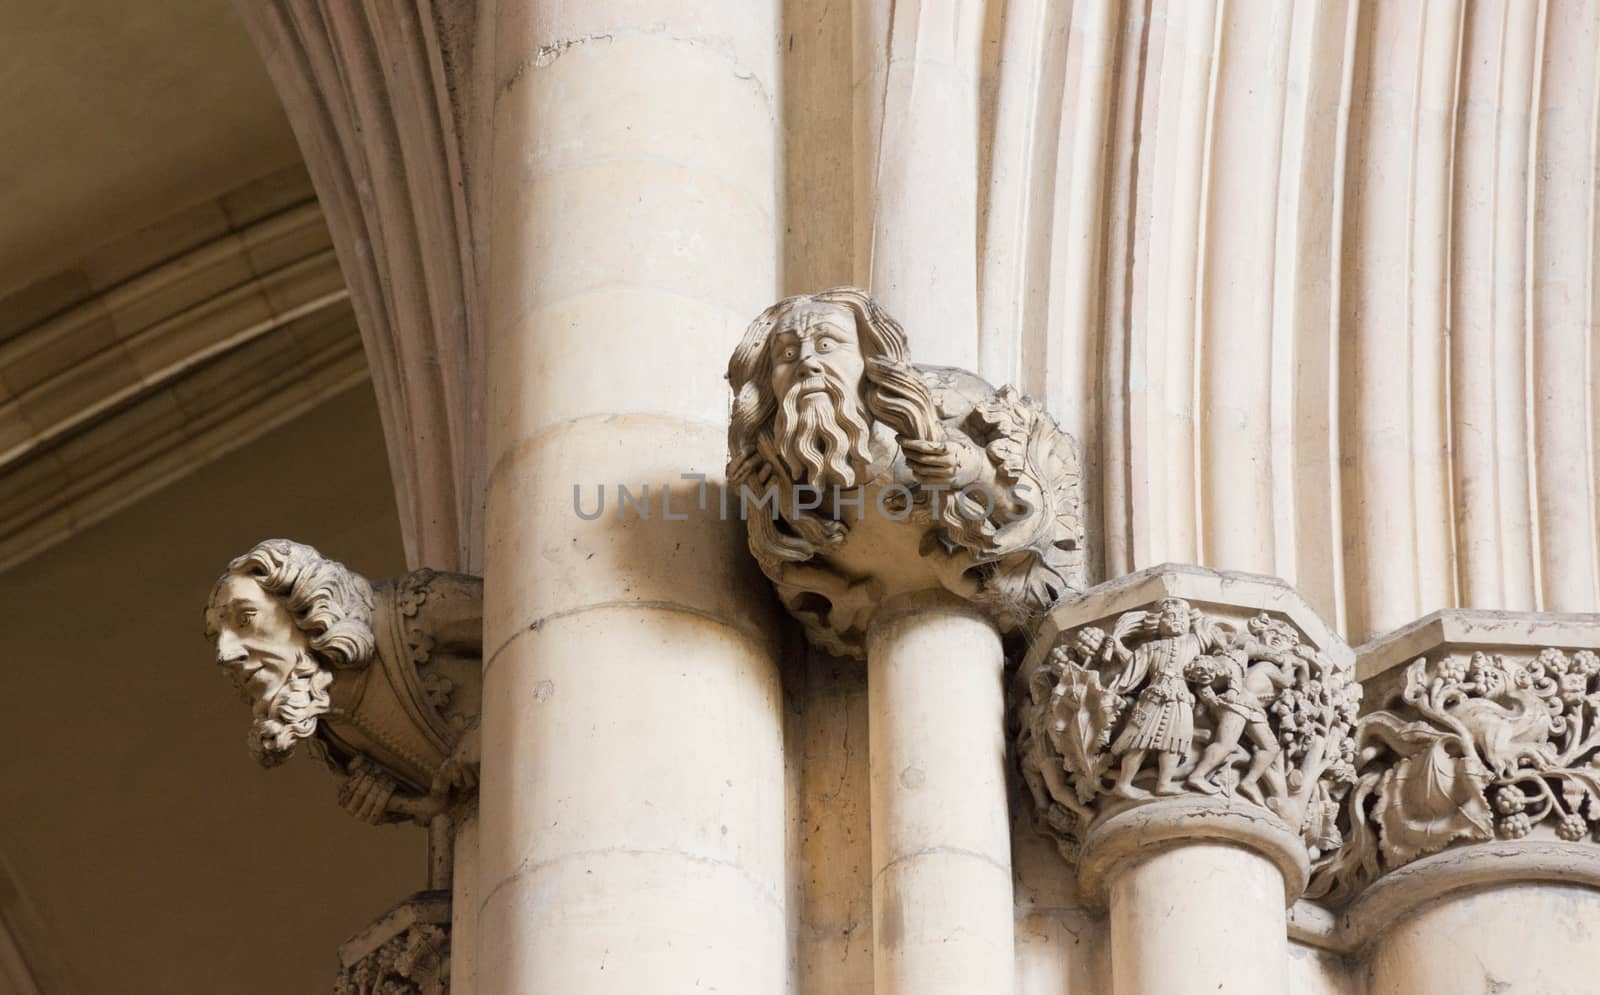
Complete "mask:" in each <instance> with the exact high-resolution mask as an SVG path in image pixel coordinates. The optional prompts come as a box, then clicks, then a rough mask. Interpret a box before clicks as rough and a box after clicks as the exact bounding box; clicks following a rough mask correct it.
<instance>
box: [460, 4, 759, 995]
mask: <svg viewBox="0 0 1600 995" xmlns="http://www.w3.org/2000/svg"><path fill="white" fill-rule="evenodd" d="M495 17H496V18H497V21H496V24H495V30H494V36H495V44H496V53H495V57H494V58H495V72H494V80H493V86H494V94H493V99H494V101H495V106H494V111H493V122H494V123H493V134H494V145H495V149H494V159H493V165H492V171H493V182H492V187H493V198H494V199H493V204H492V205H491V208H490V210H489V212H488V213H489V215H490V217H491V218H492V234H491V239H490V242H491V259H492V268H491V273H490V276H489V282H488V290H487V301H486V313H487V319H488V326H487V330H488V340H487V341H488V345H487V352H488V382H489V408H488V415H487V435H488V464H489V466H490V472H489V481H488V485H487V510H486V519H485V522H486V527H485V573H486V577H485V580H486V585H487V591H488V599H489V600H488V604H487V605H486V617H485V635H484V640H485V650H486V654H487V659H486V667H485V703H486V708H485V714H484V723H483V737H484V756H485V758H486V759H487V763H486V764H485V765H484V772H483V782H482V786H481V792H480V806H479V887H480V892H479V895H480V912H479V922H478V950H479V957H478V990H479V992H481V993H483V995H511V993H518V995H520V993H527V992H549V993H555V992H560V993H570V995H602V993H618V995H621V993H627V995H634V993H638V992H645V991H648V992H658V993H690V992H707V991H722V992H748V993H752V995H755V993H765V992H780V991H782V990H783V988H784V984H785V980H784V979H785V968H786V948H785V942H786V921H785V911H784V908H785V902H784V893H785V875H784V852H783V847H784V831H783V825H784V822H783V820H784V787H783V785H784V776H783V773H784V772H783V756H782V737H781V733H782V712H781V707H780V694H779V687H778V679H777V668H776V664H775V646H774V644H773V641H772V638H771V629H770V627H769V625H768V622H767V620H766V619H764V618H763V617H762V613H761V612H760V610H759V609H755V610H753V609H752V604H751V601H750V598H749V595H748V592H749V590H750V589H751V586H752V579H751V578H750V577H747V576H745V574H747V573H749V572H750V571H749V567H748V566H747V563H746V561H745V559H744V557H743V556H742V553H741V551H740V549H739V539H738V525H737V523H736V522H733V523H730V522H728V521H725V520H723V519H722V517H721V516H720V515H719V512H718V508H717V500H716V496H715V490H714V489H713V488H710V487H707V486H704V485H703V484H700V485H697V484H696V483H695V482H694V481H692V480H691V481H685V480H684V479H683V475H685V474H703V475H707V476H710V477H716V476H718V471H719V469H720V468H721V466H722V464H723V460H724V452H725V450H724V431H725V428H724V425H725V418H726V412H727V393H726V386H725V385H724V384H723V383H722V380H721V377H720V365H721V359H722V358H723V357H725V356H726V353H727V350H728V348H729V347H730V346H731V345H732V344H733V343H734V342H735V341H737V338H738V334H739V329H740V327H741V326H742V324H743V316H744V315H747V314H748V313H750V312H751V311H752V310H755V309H756V308H758V307H759V306H760V305H761V304H762V303H764V302H765V301H767V300H770V299H771V296H772V295H773V293H774V292H775V286H776V280H775V269H776V246H777V231H776V228H775V225H774V217H775V198H776V177H777V171H776V166H775V149H776V143H777V132H776V123H775V112H774V106H773V99H772V97H773V93H774V90H775V70H774V66H775V63H776V55H777V39H778V27H777V19H776V4H775V3H774V2H772V0H712V2H709V3H708V2H705V0H694V2H689V0H667V2H663V3H652V4H649V5H647V7H641V6H640V5H638V4H633V3H625V2H617V0H598V2H590V3H561V2H556V0H532V2H526V3H505V4H500V5H499V6H498V8H497V9H496V12H495ZM622 487H626V488H627V489H628V494H629V498H630V499H631V503H630V502H629V501H624V500H623V499H622V491H621V488H622ZM602 491H603V493H602ZM597 502H604V503H603V505H600V507H601V508H602V509H603V510H601V512H600V513H599V514H598V515H596V514H594V512H595V510H596V506H597Z"/></svg>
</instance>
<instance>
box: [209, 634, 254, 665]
mask: <svg viewBox="0 0 1600 995" xmlns="http://www.w3.org/2000/svg"><path fill="white" fill-rule="evenodd" d="M248 657H249V654H248V653H246V652H245V651H244V647H243V646H241V645H239V641H238V640H236V639H230V638H228V637H227V636H218V637H217V665H218V666H220V667H224V668H227V669H229V670H232V669H233V667H234V666H236V665H237V664H240V663H243V662H244V661H245V660H246V659H247V658H248Z"/></svg>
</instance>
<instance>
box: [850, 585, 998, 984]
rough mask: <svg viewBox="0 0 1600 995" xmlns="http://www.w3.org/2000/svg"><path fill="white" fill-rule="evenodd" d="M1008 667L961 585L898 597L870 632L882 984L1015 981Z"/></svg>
mask: <svg viewBox="0 0 1600 995" xmlns="http://www.w3.org/2000/svg"><path fill="white" fill-rule="evenodd" d="M1004 667H1005V658H1004V656H1003V655H1002V652H1001V646H1000V635H999V633H998V632H997V631H996V630H995V627H994V624H993V623H992V622H990V621H989V620H988V619H986V618H984V617H983V616H982V614H981V613H980V612H979V611H978V610H977V609H976V608H975V607H973V606H971V605H968V604H966V603H964V602H961V601H959V600H957V599H956V598H954V597H953V596H950V595H937V596H930V597H929V598H927V599H925V600H918V599H915V598H913V599H904V600H900V599H896V600H892V601H890V602H889V603H887V604H885V605H884V606H883V607H882V608H880V609H879V612H878V615H877V617H876V619H875V620H874V622H873V624H872V628H871V629H870V630H869V632H868V635H867V668H868V670H867V697H868V708H869V712H870V719H869V723H870V725H869V729H870V735H869V741H870V745H869V748H868V751H869V755H870V761H869V763H870V767H871V780H872V912H873V976H874V987H873V992H874V995H973V993H975V992H1009V991H1011V988H1012V982H1011V978H1012V974H1013V971H1014V959H1015V953H1014V949H1013V928H1012V918H1013V914H1012V886H1011V837H1010V829H1009V826H1010V823H1009V819H1008V818H1007V808H1006V787H1005V784H1006V781H1005V755H1006V748H1005V727H1004V715H1005V701H1004V695H1003V691H1002V689H1003V683H1002V681H1003V676H1002V672H1003V670H1004Z"/></svg>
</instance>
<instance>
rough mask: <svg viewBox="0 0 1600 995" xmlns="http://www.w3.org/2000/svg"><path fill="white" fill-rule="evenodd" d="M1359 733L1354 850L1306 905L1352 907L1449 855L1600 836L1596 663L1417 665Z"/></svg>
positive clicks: (1535, 660)
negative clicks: (1361, 895)
mask: <svg viewBox="0 0 1600 995" xmlns="http://www.w3.org/2000/svg"><path fill="white" fill-rule="evenodd" d="M1378 704H1379V705H1380V706H1382V707H1380V708H1378V709H1377V710H1375V711H1373V712H1372V713H1370V714H1368V715H1366V716H1363V717H1362V719H1361V721H1360V723H1359V724H1358V726H1357V727H1356V733H1355V740H1356V746H1357V749H1358V751H1359V752H1358V766H1357V771H1356V778H1357V780H1356V784H1355V787H1354V789H1353V790H1352V791H1351V792H1350V796H1349V799H1348V804H1347V806H1346V808H1345V810H1344V812H1343V813H1342V816H1343V818H1342V825H1343V826H1344V827H1345V832H1346V836H1347V839H1346V842H1345V844H1344V846H1343V847H1342V849H1341V850H1340V852H1339V854H1338V856H1337V858H1336V859H1335V860H1333V861H1331V862H1329V863H1328V864H1327V865H1326V866H1324V867H1322V868H1320V869H1319V871H1318V873H1317V874H1315V875H1314V876H1313V877H1312V881H1311V887H1310V889H1309V891H1308V895H1309V896H1310V897H1313V898H1319V899H1323V900H1325V901H1328V902H1330V903H1335V904H1337V903H1339V902H1342V901H1345V900H1348V899H1350V898H1352V897H1354V896H1355V895H1356V894H1357V893H1358V892H1359V891H1360V890H1361V889H1363V888H1364V887H1366V886H1367V885H1368V884H1371V883H1372V882H1373V881H1374V880H1375V879H1377V878H1378V877H1379V876H1380V875H1382V874H1384V873H1386V872H1388V871H1392V870H1395V869H1397V868H1399V867H1403V866H1405V865H1406V864H1408V863H1410V862H1412V861H1414V860H1417V859H1419V858H1422V857H1426V856H1429V855H1430V854H1434V853H1438V852H1440V851H1442V850H1445V849H1446V848H1448V847H1451V846H1455V845H1460V844H1470V843H1484V842H1489V841H1491V840H1495V839H1501V840H1520V839H1524V838H1533V839H1548V840H1562V841H1565V842H1569V843H1576V842H1583V841H1591V842H1592V841H1593V840H1594V839H1595V838H1596V833H1597V831H1600V656H1597V655H1596V654H1595V652H1594V651H1593V650H1589V649H1580V650H1567V649H1561V648H1556V647H1548V648H1545V649H1541V650H1535V651H1526V652H1507V653H1495V652H1481V651H1479V652H1470V653H1469V652H1456V653H1448V652H1447V653H1440V654H1433V655H1432V656H1431V658H1430V657H1427V656H1425V657H1419V658H1418V659H1416V660H1414V661H1413V662H1412V663H1411V664H1410V665H1409V666H1408V667H1407V668H1406V670H1405V677H1404V683H1403V686H1401V687H1400V688H1398V689H1397V690H1396V691H1395V692H1394V693H1393V694H1391V695H1390V696H1389V697H1388V698H1387V699H1386V700H1383V701H1379V702H1378Z"/></svg>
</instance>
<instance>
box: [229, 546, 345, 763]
mask: <svg viewBox="0 0 1600 995" xmlns="http://www.w3.org/2000/svg"><path fill="white" fill-rule="evenodd" d="M206 635H207V636H208V637H209V638H211V639H213V640H214V641H215V642H216V647H217V657H216V659H217V665H218V666H220V667H222V668H223V669H224V670H226V671H227V672H228V675H229V676H230V677H231V678H232V679H233V682H234V685H235V687H237V688H238V689H239V692H240V694H241V695H242V696H243V697H244V698H245V700H246V701H248V702H249V703H250V706H251V710H252V713H253V715H254V722H253V723H252V726H251V730H250V752H251V753H252V754H253V755H254V756H255V757H256V759H257V760H259V761H260V762H261V763H262V765H264V766H274V765H276V764H279V763H282V762H283V761H284V760H286V759H288V757H289V755H290V754H291V753H293V751H294V747H295V745H296V744H297V743H298V742H299V741H300V740H302V739H306V738H308V737H310V736H312V735H313V734H314V733H315V732H316V729H317V720H318V719H319V717H321V716H322V715H325V714H326V713H327V712H328V708H329V688H330V687H331V686H332V684H333V673H332V671H331V668H346V667H357V666H361V665H363V664H365V663H366V662H367V661H368V660H369V659H370V658H371V657H372V654H373V652H374V650H375V648H376V643H377V641H376V638H375V636H374V634H373V629H372V586H371V585H370V584H368V583H367V581H366V579H365V578H363V577H361V576H360V575H359V574H356V573H354V572H352V571H350V570H348V569H346V568H345V566H344V565H343V564H341V563H336V562H335V561H333V560H330V559H328V558H326V557H324V556H323V555H322V554H321V553H318V552H317V551H316V550H315V549H313V548H311V547H310V546H306V545H304V544H302V543H297V542H290V541H289V540H287V539H269V540H267V541H266V542H262V543H258V544H257V545H256V546H255V547H254V548H253V549H251V550H250V551H249V552H248V553H246V554H244V555H243V556H240V557H238V558H237V559H235V560H233V561H232V562H230V563H229V564H228V569H227V572H225V573H224V574H223V575H222V576H221V577H220V578H218V580H217V583H216V585H215V586H214V587H213V588H212V590H211V597H210V599H209V601H208V602H207V605H206Z"/></svg>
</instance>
